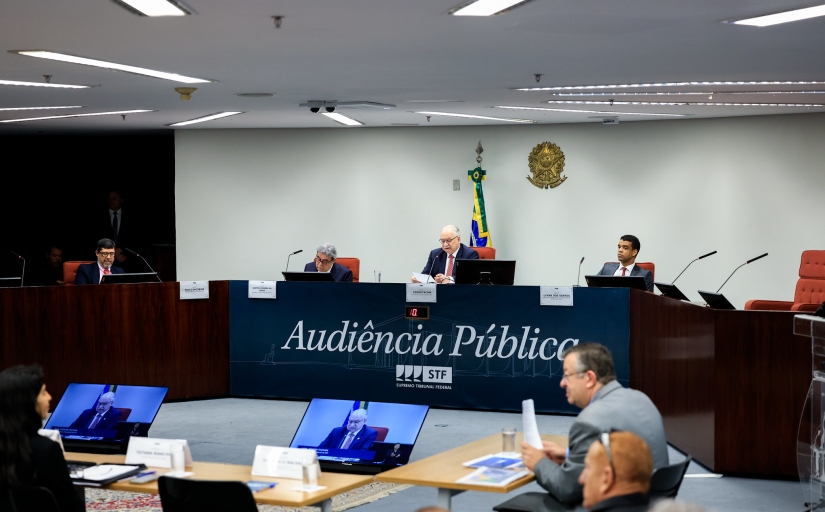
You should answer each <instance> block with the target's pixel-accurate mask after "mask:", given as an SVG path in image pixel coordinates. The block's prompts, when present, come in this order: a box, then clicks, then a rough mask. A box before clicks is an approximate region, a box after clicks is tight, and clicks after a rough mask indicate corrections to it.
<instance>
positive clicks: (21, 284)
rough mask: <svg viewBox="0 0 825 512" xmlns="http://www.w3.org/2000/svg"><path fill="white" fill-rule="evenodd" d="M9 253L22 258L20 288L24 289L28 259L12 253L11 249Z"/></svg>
mask: <svg viewBox="0 0 825 512" xmlns="http://www.w3.org/2000/svg"><path fill="white" fill-rule="evenodd" d="M9 252H10V253H12V254H14V255H15V256H17V257H18V258H20V259H21V260H23V272H22V273H21V274H20V287H21V288H22V287H23V279H24V278H25V277H26V258H24V257H23V256H20V255H19V254H17V253H16V252H14V251H12V250H11V249H9Z"/></svg>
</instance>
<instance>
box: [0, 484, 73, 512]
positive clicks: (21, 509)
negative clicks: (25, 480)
mask: <svg viewBox="0 0 825 512" xmlns="http://www.w3.org/2000/svg"><path fill="white" fill-rule="evenodd" d="M8 496H9V502H10V505H11V508H10V510H11V512H31V511H33V510H36V511H37V512H60V507H59V506H58V504H57V500H56V499H55V497H54V494H52V491H50V490H48V489H47V488H45V487H38V486H34V485H31V486H26V487H21V488H18V489H10V490H9V491H8ZM3 510H6V509H3Z"/></svg>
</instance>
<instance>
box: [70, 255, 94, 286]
mask: <svg viewBox="0 0 825 512" xmlns="http://www.w3.org/2000/svg"><path fill="white" fill-rule="evenodd" d="M87 263H94V261H64V262H63V283H64V284H69V285H73V284H74V276H75V274H77V267H79V266H80V265H85V264H87Z"/></svg>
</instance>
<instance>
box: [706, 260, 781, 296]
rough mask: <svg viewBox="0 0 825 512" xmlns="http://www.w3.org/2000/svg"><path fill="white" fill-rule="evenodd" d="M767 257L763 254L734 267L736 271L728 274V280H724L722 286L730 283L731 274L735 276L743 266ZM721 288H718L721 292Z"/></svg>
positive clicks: (717, 291)
mask: <svg viewBox="0 0 825 512" xmlns="http://www.w3.org/2000/svg"><path fill="white" fill-rule="evenodd" d="M767 255H768V253H765V254H763V255H761V256H757V257H755V258H751V259H749V260H748V261H746V262H745V263H742V264H741V265H739V266H738V267H736V269H735V270H734V271H733V272H731V273H730V275H729V276H728V278H727V279H725V282H724V283H722V286H725V283H727V282H728V281H730V278H731V277H733V274H735V273H736V271H737V270H739V269H740V268H742V267H744V266H745V265H747V264H748V263H753V262H754V261H756V260H761V259H762V258H764V257H765V256H767ZM722 286H720V287H719V290H721V289H722ZM719 290H716V293H719Z"/></svg>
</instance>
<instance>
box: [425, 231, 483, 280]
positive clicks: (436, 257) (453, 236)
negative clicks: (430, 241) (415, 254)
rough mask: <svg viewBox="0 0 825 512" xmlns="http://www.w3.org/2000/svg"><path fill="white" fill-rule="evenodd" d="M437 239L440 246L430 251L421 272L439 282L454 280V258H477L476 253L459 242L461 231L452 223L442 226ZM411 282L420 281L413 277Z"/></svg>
mask: <svg viewBox="0 0 825 512" xmlns="http://www.w3.org/2000/svg"><path fill="white" fill-rule="evenodd" d="M438 241H439V242H441V248H440V249H433V250H432V251H430V256H429V257H428V258H427V264H426V265H424V270H422V271H421V273H422V274H427V275H429V276H432V277H433V278H434V279H435V282H436V283H439V284H441V283H443V284H448V283H452V282H455V260H477V259H478V253H477V252H475V251H474V250H472V249H470V248H469V247H467V246H466V245H464V244H462V243H461V232H460V231H459V230H458V228H457V227H455V226H453V225H449V226H444V228H443V229H442V230H441V238H439V239H438ZM412 282H413V283H418V282H420V281H418V280H417V279H416V278H415V277H413V278H412Z"/></svg>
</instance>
